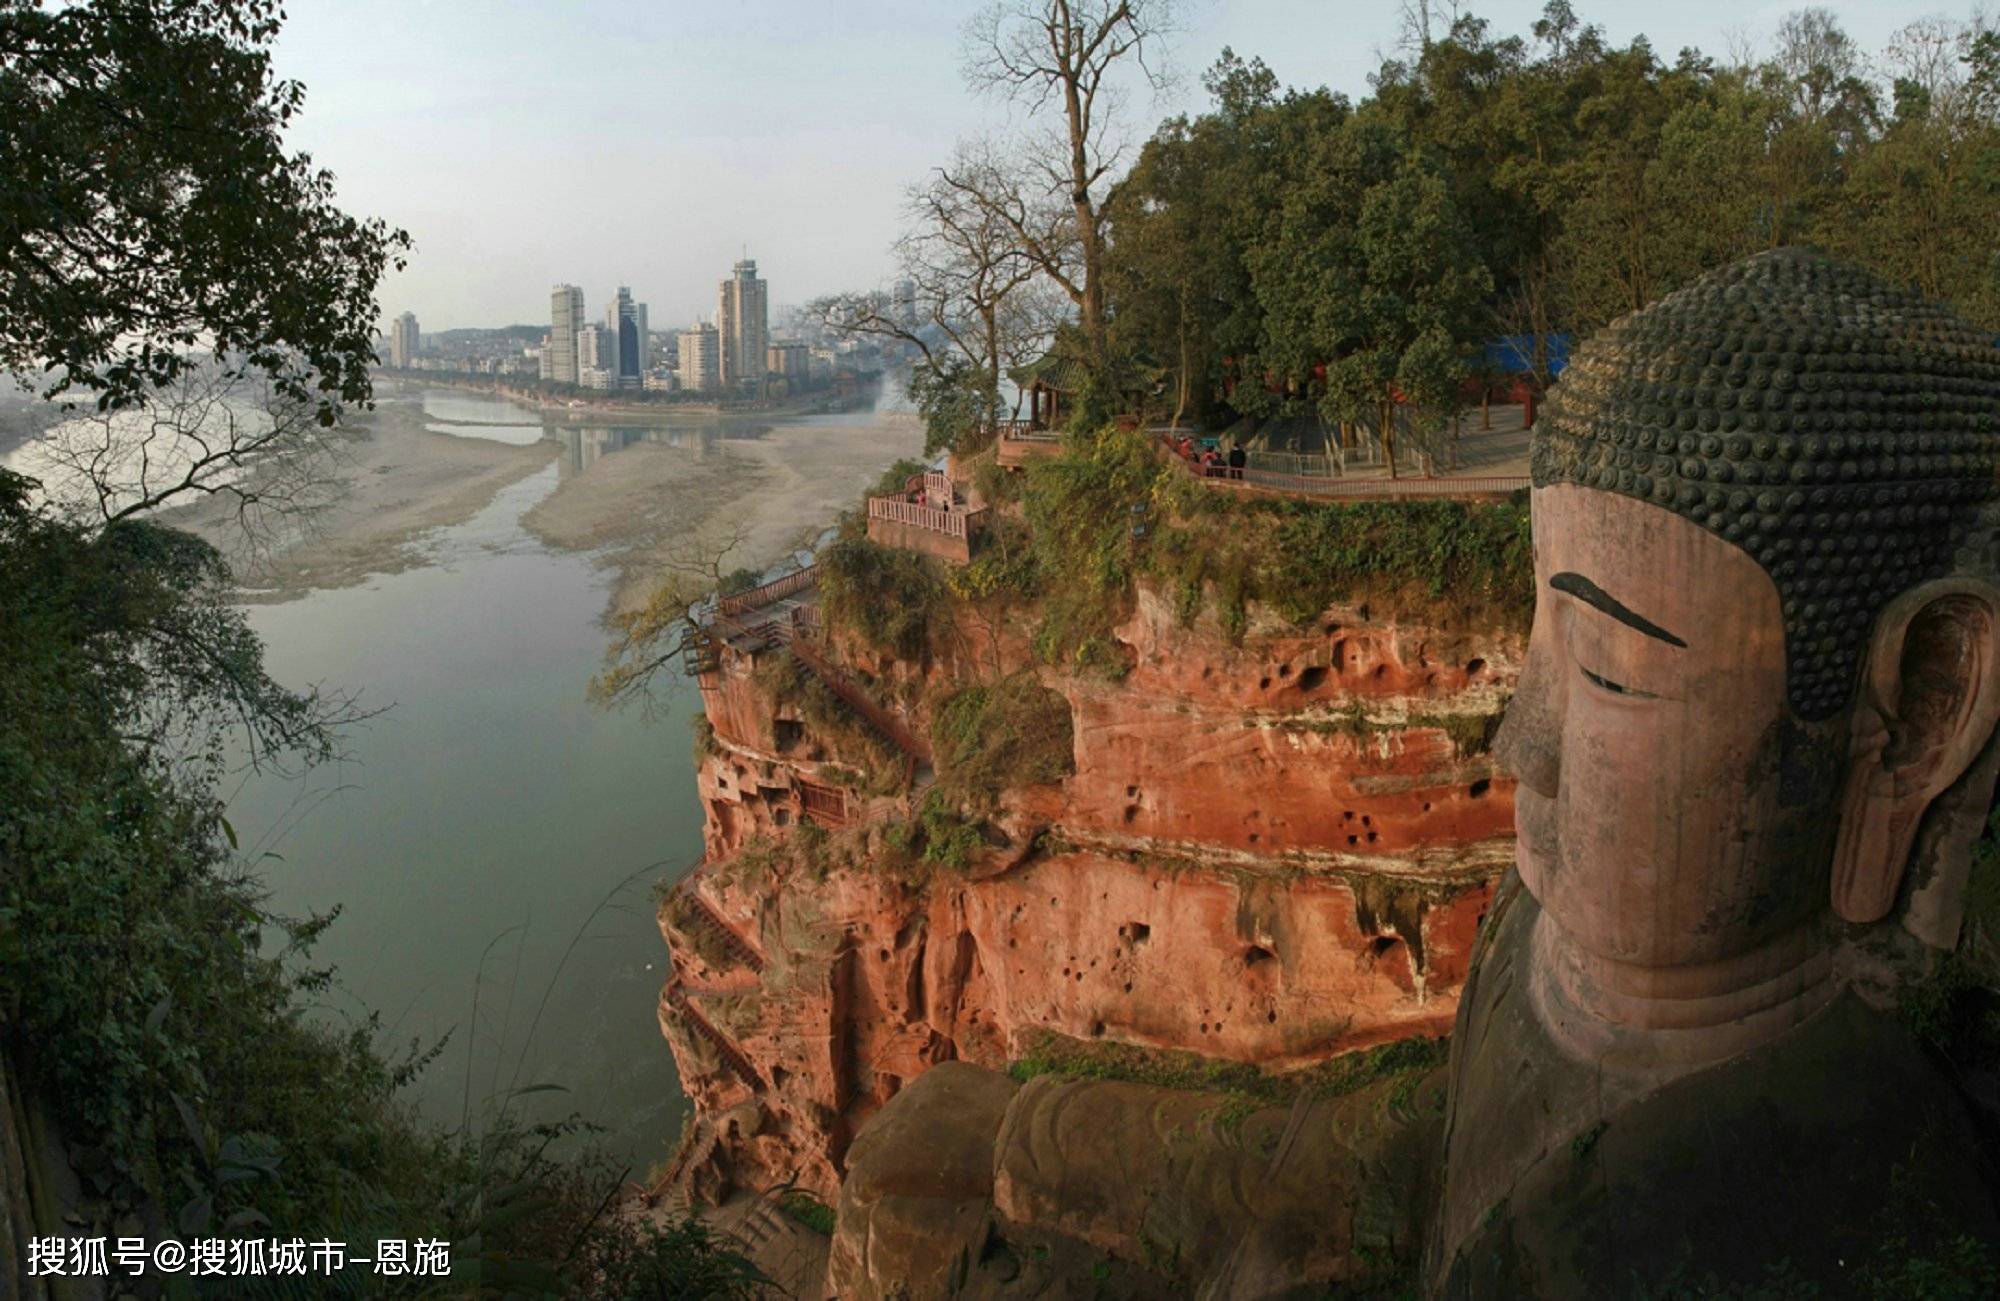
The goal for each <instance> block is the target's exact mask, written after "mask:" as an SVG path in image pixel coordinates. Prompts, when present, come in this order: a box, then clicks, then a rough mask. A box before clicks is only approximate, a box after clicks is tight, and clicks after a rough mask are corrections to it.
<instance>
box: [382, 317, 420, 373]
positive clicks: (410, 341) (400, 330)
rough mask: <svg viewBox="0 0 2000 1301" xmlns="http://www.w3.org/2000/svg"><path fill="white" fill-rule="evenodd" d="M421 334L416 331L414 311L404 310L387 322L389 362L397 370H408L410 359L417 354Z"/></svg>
mask: <svg viewBox="0 0 2000 1301" xmlns="http://www.w3.org/2000/svg"><path fill="white" fill-rule="evenodd" d="M422 339H423V335H422V334H420V333H419V332H418V331H417V317H416V313H414V312H404V313H403V314H402V315H401V316H399V317H397V318H396V319H395V320H393V321H391V322H390V323H389V364H390V365H391V366H394V367H395V368H396V369H397V370H408V369H409V368H410V359H411V358H412V357H414V356H416V355H417V352H418V351H419V349H420V347H421V341H422Z"/></svg>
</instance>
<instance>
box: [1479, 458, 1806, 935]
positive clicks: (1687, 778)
mask: <svg viewBox="0 0 2000 1301" xmlns="http://www.w3.org/2000/svg"><path fill="white" fill-rule="evenodd" d="M1534 536H1535V581H1536V584H1537V593H1536V609H1535V624H1534V632H1533V635H1532V638H1531V640H1530V643H1529V651H1528V663H1527V667H1526V670H1525V672H1524V673H1523V674H1522V678H1521V684H1520V689H1519V693H1518V695H1517V696H1516V698H1515V700H1514V703H1513V705H1512V706H1511V708H1510V709H1509V711H1508V717H1507V724H1506V726H1505V728H1504V729H1503V730H1502V733H1501V736H1500V738H1499V741H1498V744H1497V749H1498V752H1499V757H1500V759H1501V761H1502V762H1503V763H1504V764H1505V765H1507V766H1508V767H1510V768H1511V769H1513V770H1514V772H1515V773H1516V774H1517V775H1518V776H1519V778H1520V787H1519V789H1518V791H1517V793H1516V795H1515V810H1516V812H1515V825H1516V828H1517V830H1518V832H1519V837H1520V844H1519V848H1518V851H1517V853H1518V855H1519V864H1520V871H1521V877H1522V880H1523V882H1524V883H1525V884H1526V885H1527V887H1528V889H1529V890H1530V891H1531V892H1532V893H1533V894H1534V896H1535V898H1536V899H1537V900H1538V901H1539V902H1540V903H1541V904H1542V906H1543V908H1544V909H1545V910H1546V914H1547V915H1548V917H1549V918H1550V919H1551V920H1552V921H1554V922H1555V923H1556V924H1558V925H1559V926H1561V927H1562V928H1563V930H1564V931H1565V932H1567V933H1568V935H1569V937H1570V938H1571V939H1572V940H1573V941H1574V942H1575V943H1576V944H1577V945H1578V946H1580V947H1581V948H1583V949H1585V950H1586V951H1588V952H1590V953H1592V954H1595V955H1597V956H1599V957H1601V958H1605V959H1609V960H1611V961H1614V962H1619V963H1627V964H1633V965H1636V966H1640V967H1674V966H1682V965H1686V964H1692V963H1702V962H1711V961H1716V960H1720V959H1725V958H1729V957H1733V956H1735V955H1737V954H1740V953H1743V952H1746V951H1748V950H1749V949H1751V948H1753V947H1755V946H1757V945H1758V944H1760V943H1761V942H1763V941H1764V940H1766V939H1768V938H1770V937H1771V936H1773V935H1776V934H1779V933H1781V932H1783V931H1786V930H1789V929H1793V928H1796V927H1797V926H1799V925H1800V924H1801V923H1803V922H1806V921H1808V920H1810V919H1811V918H1812V917H1813V916H1814V915H1815V914H1816V913H1819V912H1822V911H1824V910H1825V909H1826V907H1827V890H1828V886H1827V882H1828V870H1829V861H1830V855H1831V852H1832V846H1833V839H1834V833H1835V823H1836V822H1837V821H1838V818H1837V816H1836V813H1837V808H1838V797H1839V789H1840V779H1841V773H1840V772H1839V771H1838V770H1837V768H1838V764H1837V763H1835V762H1832V761H1830V760H1828V759H1827V758H1826V756H1827V755H1828V754H1829V753H1834V754H1837V753H1839V751H1834V750H1830V749H1829V745H1828V738H1829V736H1830V735H1833V734H1837V733H1838V732H1839V723H1838V720H1836V722H1835V723H1834V724H1832V725H1822V726H1818V727H1811V728H1808V727H1806V726H1805V725H1802V724H1800V723H1798V722H1797V721H1796V720H1795V719H1794V717H1793V716H1792V715H1791V713H1790V711H1789V709H1788V706H1787V702H1786V693H1785V630H1784V624H1783V621H1782V619H1781V617H1780V612H1779V599H1778V592H1777V588H1776V586H1775V584H1774V583H1773V582H1772V581H1771V578H1770V577H1769V576H1768V575H1767V574H1766V573H1765V572H1764V571H1763V569H1762V568H1760V567H1759V566H1758V564H1757V563H1756V562H1755V561H1754V560H1752V559H1751V558H1750V556H1749V555H1748V554H1746V553H1745V552H1743V551H1742V550H1740V549H1739V548H1737V547H1735V546H1733V545H1731V544H1730V543H1727V542H1725V541H1723V540H1722V539H1721V538H1719V537H1717V536H1715V535H1714V534H1712V533H1709V532H1707V531H1705V530H1704V529H1702V528H1700V527H1699V526H1697V525H1695V524H1693V523H1691V522H1689V521H1688V520H1686V519H1683V518H1681V517H1680V516H1678V515H1676V514H1674V513H1672V512H1670V511H1667V510H1664V509H1662V508H1660V507H1657V506H1653V505H1649V504H1646V503H1642V502H1638V501H1635V500H1633V499H1631V498H1629V497H1624V496H1620V495H1618V494H1615V493H1610V492H1604V491H1601V490H1598V489H1593V488H1585V487H1579V486H1573V485H1555V486H1550V487H1546V488H1542V489H1539V490H1537V491H1536V493H1535V497H1534Z"/></svg>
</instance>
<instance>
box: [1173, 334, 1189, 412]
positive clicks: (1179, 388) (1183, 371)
mask: <svg viewBox="0 0 2000 1301" xmlns="http://www.w3.org/2000/svg"><path fill="white" fill-rule="evenodd" d="M1187 399H1188V337H1187V322H1186V318H1185V317H1183V318H1182V322H1181V366H1180V375H1179V379H1178V382H1177V383H1176V384H1175V385H1174V424H1173V427H1174V432H1176V433H1179V432H1180V427H1181V417H1182V416H1183V415H1185V414H1186V413H1187Z"/></svg>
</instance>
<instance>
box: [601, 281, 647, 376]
mask: <svg viewBox="0 0 2000 1301" xmlns="http://www.w3.org/2000/svg"><path fill="white" fill-rule="evenodd" d="M604 326H605V329H606V330H607V331H609V332H610V334H611V337H612V340H613V345H612V346H613V348H614V351H613V353H612V355H611V356H610V357H609V358H607V359H606V360H604V361H600V362H599V363H598V364H599V365H600V366H602V367H604V369H606V370H608V371H610V372H611V373H612V375H613V376H614V377H615V379H616V384H615V387H617V388H638V387H639V386H640V383H641V382H642V380H643V378H644V376H645V374H646V370H647V364H648V361H649V358H648V356H647V353H648V352H650V351H651V349H650V348H649V346H648V340H647V337H646V305H645V304H644V303H635V302H633V301H632V291H631V290H630V289H627V288H626V287H625V286H624V285H620V286H618V296H617V297H616V298H615V299H613V300H612V302H611V305H610V306H609V307H607V308H605V309H604Z"/></svg>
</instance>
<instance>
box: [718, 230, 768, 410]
mask: <svg viewBox="0 0 2000 1301" xmlns="http://www.w3.org/2000/svg"><path fill="white" fill-rule="evenodd" d="M715 324H716V329H717V331H718V332H719V333H720V334H721V336H722V387H723V389H724V390H725V391H726V392H728V393H730V394H732V395H734V394H738V393H746V392H747V396H750V397H762V396H763V392H764V362H765V357H766V354H767V352H768V350H769V348H770V343H771V326H770V287H769V286H768V285H767V284H765V283H764V281H763V280H761V279H759V278H758V275H757V264H756V263H755V262H754V261H752V260H750V259H749V258H745V259H743V261H741V262H738V263H737V264H736V265H735V266H734V267H733V268H731V273H730V277H729V279H727V280H725V281H723V282H722V293H721V302H720V304H719V305H718V308H717V311H716V315H715Z"/></svg>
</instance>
